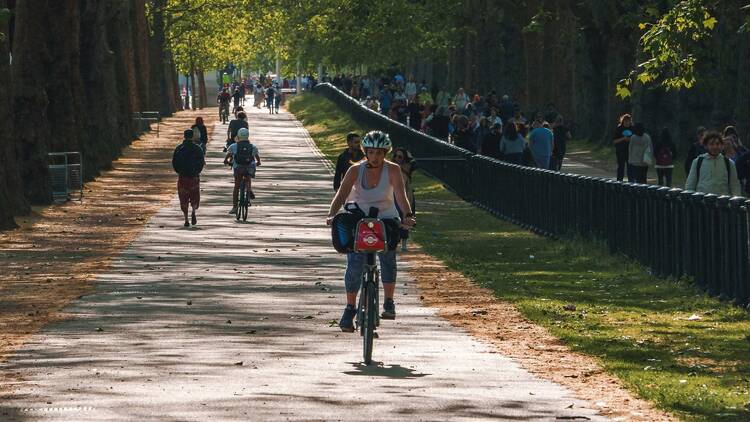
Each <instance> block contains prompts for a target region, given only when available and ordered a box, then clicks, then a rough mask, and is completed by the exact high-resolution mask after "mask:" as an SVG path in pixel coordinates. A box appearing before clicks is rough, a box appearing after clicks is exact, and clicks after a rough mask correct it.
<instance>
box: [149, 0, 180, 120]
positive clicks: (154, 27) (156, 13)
mask: <svg viewBox="0 0 750 422" xmlns="http://www.w3.org/2000/svg"><path fill="white" fill-rule="evenodd" d="M152 3H153V9H152V10H153V12H152V13H153V16H152V21H151V37H150V38H149V52H150V55H149V66H150V70H151V72H150V74H149V86H150V89H149V92H150V96H151V107H150V109H151V110H156V111H159V112H160V113H161V115H162V116H171V115H172V113H173V112H174V110H176V107H175V102H174V101H175V99H174V94H173V93H172V84H171V73H172V72H171V69H170V70H168V67H167V64H166V62H167V60H166V57H165V54H166V53H165V51H164V46H165V45H166V38H165V36H164V15H163V14H162V13H163V12H162V9H164V7H165V6H166V3H167V0H153V2H152ZM168 72H169V73H168Z"/></svg>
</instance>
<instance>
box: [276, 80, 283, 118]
mask: <svg viewBox="0 0 750 422" xmlns="http://www.w3.org/2000/svg"><path fill="white" fill-rule="evenodd" d="M273 90H274V91H275V92H274V95H273V106H274V109H276V114H279V108H281V103H282V102H283V99H284V93H283V92H281V88H279V85H278V84H274V86H273Z"/></svg>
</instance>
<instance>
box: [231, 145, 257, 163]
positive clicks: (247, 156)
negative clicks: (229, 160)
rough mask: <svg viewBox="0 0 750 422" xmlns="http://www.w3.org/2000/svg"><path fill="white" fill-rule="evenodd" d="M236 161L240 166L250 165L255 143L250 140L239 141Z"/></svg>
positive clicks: (235, 156)
mask: <svg viewBox="0 0 750 422" xmlns="http://www.w3.org/2000/svg"><path fill="white" fill-rule="evenodd" d="M234 162H235V163H237V165H238V166H249V165H250V164H252V162H253V144H251V143H250V142H248V141H240V142H237V153H236V154H235V155H234Z"/></svg>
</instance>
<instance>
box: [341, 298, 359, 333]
mask: <svg viewBox="0 0 750 422" xmlns="http://www.w3.org/2000/svg"><path fill="white" fill-rule="evenodd" d="M355 316H357V310H356V309H355V308H354V307H353V306H351V305H346V308H344V314H343V315H341V319H340V320H339V328H341V331H343V332H345V333H353V332H354V317H355Z"/></svg>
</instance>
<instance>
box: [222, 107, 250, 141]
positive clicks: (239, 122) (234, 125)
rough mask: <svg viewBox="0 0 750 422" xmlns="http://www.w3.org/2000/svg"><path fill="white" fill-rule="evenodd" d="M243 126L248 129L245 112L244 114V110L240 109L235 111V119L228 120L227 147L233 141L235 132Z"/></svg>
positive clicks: (235, 136)
mask: <svg viewBox="0 0 750 422" xmlns="http://www.w3.org/2000/svg"><path fill="white" fill-rule="evenodd" d="M243 127H244V128H245V129H249V126H248V123H247V114H245V112H244V111H241V112H239V113H237V118H236V119H233V120H232V121H231V122H229V127H227V147H228V146H229V145H231V144H233V143H234V142H235V140H236V139H235V138H237V132H238V131H239V130H240V129H242V128H243Z"/></svg>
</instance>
